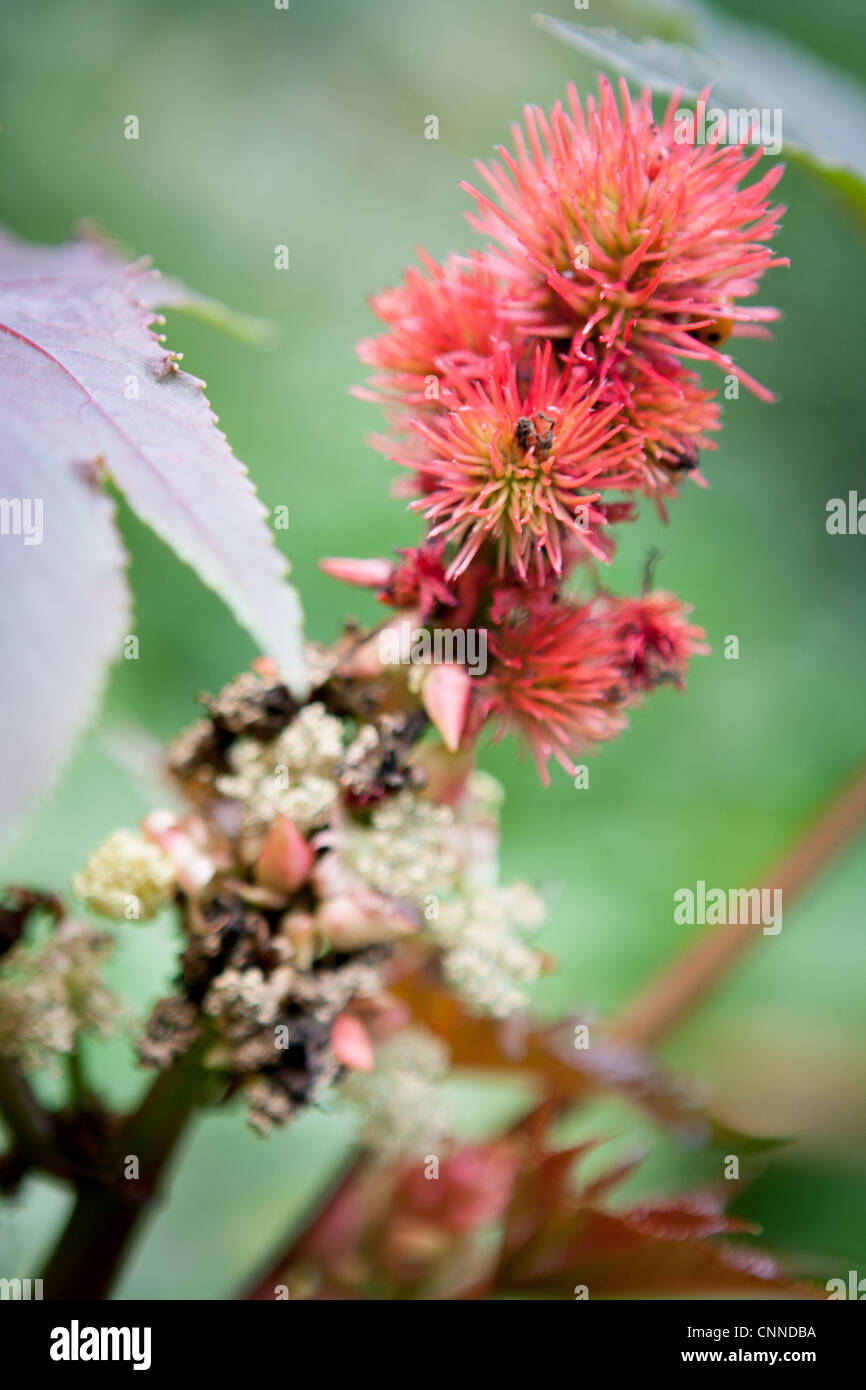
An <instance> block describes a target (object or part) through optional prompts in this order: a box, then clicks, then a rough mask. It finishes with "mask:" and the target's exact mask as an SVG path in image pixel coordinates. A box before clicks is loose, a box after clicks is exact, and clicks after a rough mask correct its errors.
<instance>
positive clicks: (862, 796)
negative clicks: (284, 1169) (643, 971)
mask: <svg viewBox="0 0 866 1390" xmlns="http://www.w3.org/2000/svg"><path fill="white" fill-rule="evenodd" d="M864 827H866V769H863V770H862V771H861V772H859V773H858V774H857V776H856V777H855V778H854V780H853V781H852V782H851V783H849V785H848V786H847V787H846V788H845V789H844V790H843V791H842V792H841V793H840V794H838V795H837V796H836V797H835V798H834V800H833V801H832V802H831V803H830V805H829V806H828V807H827V809H826V810H825V811H824V813H823V815H821V816H820V817H819V819H818V820H817V821H816V822H815V824H814V825H813V826H811V828H810V829H809V830H808V831H807V832H806V834H805V835H804V836H803V837H802V839H800V840H799V841H798V842H797V843H796V844H795V845H794V846H793V848H792V849H790V850H789V851H788V852H787V853H786V854H785V855H783V857H782V858H781V859H780V860H779V861H778V862H777V863H776V864H775V865H774V866H773V868H771V869H770V870H769V872H768V873H767V874H766V875H765V877H764V886H765V887H767V888H777V889H781V891H782V901H783V903H784V904H785V906H786V907H787V906H788V905H789V904H790V903H791V902H792V901H793V900H794V898H795V897H796V896H797V895H798V894H799V893H801V892H803V890H804V889H805V888H808V887H809V886H810V885H811V884H812V883H813V882H814V880H815V879H816V878H818V876H819V875H820V874H821V873H822V872H823V870H824V869H825V868H826V867H827V865H828V864H829V863H830V861H831V860H832V859H834V858H835V857H836V855H837V854H839V853H840V852H841V851H842V850H843V849H845V847H846V846H847V845H848V844H849V843H850V841H851V840H853V839H854V838H855V836H857V835H858V834H859V833H860V832H861V831H862V830H863V829H864ZM761 936H762V928H761V926H760V925H756V926H742V927H730V926H728V927H724V928H718V929H716V930H715V931H711V932H709V933H708V934H707V935H706V936H704V937H702V938H701V940H700V941H698V942H696V944H695V945H694V946H692V947H690V948H689V949H688V950H687V951H685V952H684V953H683V954H682V955H681V956H680V957H679V958H678V959H677V960H675V961H674V962H673V963H672V964H671V965H668V966H666V967H665V969H663V970H662V971H661V973H660V974H659V975H658V976H657V977H656V978H655V979H654V980H651V981H650V983H649V984H648V985H647V986H646V987H645V988H644V989H643V990H641V992H640V993H639V994H638V996H637V998H636V999H634V1000H632V1002H631V1004H629V1005H628V1006H627V1007H626V1008H625V1010H624V1011H623V1012H622V1013H621V1014H620V1015H619V1016H618V1017H615V1018H614V1019H613V1020H612V1021H611V1022H610V1023H609V1024H608V1025H607V1026H608V1029H609V1030H610V1031H611V1032H613V1033H616V1034H617V1036H618V1037H622V1038H626V1039H628V1041H629V1042H634V1043H638V1044H644V1045H646V1044H651V1043H654V1042H657V1041H658V1040H659V1038H661V1037H663V1036H664V1035H665V1034H666V1033H669V1032H670V1031H671V1030H672V1029H673V1028H676V1027H677V1026H678V1025H679V1024H680V1023H681V1022H682V1021H683V1019H684V1018H686V1017H687V1015H688V1014H690V1013H691V1012H692V1010H693V1009H695V1008H696V1007H697V1006H698V1005H699V1004H700V1003H701V1002H702V1001H703V999H704V998H705V997H706V995H707V994H708V993H709V992H710V991H711V990H712V989H715V987H716V986H717V985H718V984H719V982H720V980H721V979H722V978H723V977H724V976H725V975H726V974H727V973H728V971H729V970H731V969H732V968H733V966H734V965H736V963H737V961H738V960H739V959H740V957H741V956H743V955H744V954H745V953H746V951H748V950H749V948H750V947H751V946H753V945H754V943H755V942H756V941H758V940H759V939H761Z"/></svg>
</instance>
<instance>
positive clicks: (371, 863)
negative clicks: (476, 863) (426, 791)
mask: <svg viewBox="0 0 866 1390" xmlns="http://www.w3.org/2000/svg"><path fill="white" fill-rule="evenodd" d="M350 859H351V861H352V863H353V867H354V868H355V870H356V871H357V872H358V873H359V874H360V875H361V877H362V878H363V879H364V880H365V881H366V882H367V883H368V884H369V885H370V886H371V887H372V888H375V889H377V890H378V891H379V892H380V893H385V894H386V895H387V896H388V897H391V898H400V899H402V900H403V901H405V902H410V903H419V904H420V903H423V901H424V898H425V897H427V896H428V895H429V894H431V893H437V892H440V893H441V892H447V891H448V890H449V889H450V888H451V887H452V886H453V884H454V881H455V876H456V874H457V869H458V859H457V854H456V851H455V846H454V812H453V811H452V810H451V808H450V807H448V806H437V805H436V804H434V802H432V801H425V800H424V798H423V797H420V796H416V795H415V793H414V792H411V791H408V790H404V791H402V792H400V793H399V794H398V795H397V796H393V797H389V798H388V799H387V800H386V801H383V802H382V803H381V804H380V805H379V806H377V807H376V809H375V810H374V811H373V814H372V816H371V818H370V827H369V829H364V830H361V831H359V832H358V833H357V835H356V836H355V837H354V838H353V840H352V847H351V850H350Z"/></svg>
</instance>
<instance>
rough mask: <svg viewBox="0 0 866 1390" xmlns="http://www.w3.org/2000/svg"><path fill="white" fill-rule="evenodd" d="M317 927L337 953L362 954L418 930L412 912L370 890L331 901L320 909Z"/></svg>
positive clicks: (358, 891) (338, 897) (361, 889)
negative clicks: (365, 949)
mask: <svg viewBox="0 0 866 1390" xmlns="http://www.w3.org/2000/svg"><path fill="white" fill-rule="evenodd" d="M316 925H317V927H318V929H319V931H320V932H321V933H322V935H323V936H326V937H327V938H328V941H329V942H330V943H331V945H332V946H333V947H334V949H335V950H337V951H359V950H361V949H363V947H365V946H373V945H378V944H379V943H380V942H384V941H397V940H399V938H400V937H403V936H409V935H410V934H411V933H412V932H415V931H417V930H418V923H417V922H416V921H414V920H413V918H412V917H410V916H409V914H408V912H406V911H405V910H404V909H403V908H401V907H400V906H399V905H398V904H397V903H395V902H394V901H393V900H392V899H391V898H386V897H385V896H384V895H383V894H381V893H376V892H374V891H373V890H372V889H369V888H359V889H356V890H355V891H354V892H352V893H341V894H339V896H337V897H334V898H328V899H327V900H326V901H325V902H323V903H322V905H321V907H320V908H319V912H318V915H317V918H316Z"/></svg>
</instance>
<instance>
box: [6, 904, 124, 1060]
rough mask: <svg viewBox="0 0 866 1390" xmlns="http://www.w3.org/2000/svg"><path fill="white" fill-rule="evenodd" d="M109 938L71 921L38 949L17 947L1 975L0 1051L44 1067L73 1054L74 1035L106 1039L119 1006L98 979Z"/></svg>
mask: <svg viewBox="0 0 866 1390" xmlns="http://www.w3.org/2000/svg"><path fill="white" fill-rule="evenodd" d="M111 945H112V943H111V938H110V937H108V936H106V935H105V934H104V933H97V932H95V931H94V930H93V928H92V927H89V926H87V925H86V924H85V923H84V922H77V921H74V920H73V919H72V918H67V919H66V920H65V921H63V922H61V923H60V925H59V926H58V927H57V928H56V929H55V930H53V931H52V934H51V936H50V937H49V938H48V939H47V940H46V941H44V942H42V943H41V944H39V945H37V946H24V945H22V944H21V943H19V944H18V945H16V946H13V947H12V949H11V950H10V951H9V952H7V954H6V955H5V956H4V958H3V962H2V964H3V973H2V976H0V1053H2V1054H3V1055H4V1056H10V1057H18V1058H20V1059H21V1060H22V1061H24V1062H39V1063H44V1062H45V1061H46V1060H50V1059H51V1058H52V1057H55V1056H58V1055H62V1054H63V1053H67V1052H71V1051H72V1049H73V1047H74V1046H75V1038H76V1034H77V1033H79V1032H85V1031H89V1032H95V1033H98V1034H99V1035H100V1036H101V1037H107V1036H108V1035H109V1034H110V1033H111V1032H112V1031H114V1029H115V1028H116V1027H117V1024H118V1022H119V1020H120V1018H121V1012H122V1011H121V1008H120V1006H119V1004H118V1002H117V1001H116V1000H115V998H114V997H113V995H112V994H110V992H109V991H108V990H107V989H106V988H105V986H104V985H103V983H102V980H101V978H100V974H101V971H102V967H103V965H104V963H105V959H106V957H107V956H108V955H109V953H110V951H111Z"/></svg>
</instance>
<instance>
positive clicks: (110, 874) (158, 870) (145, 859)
mask: <svg viewBox="0 0 866 1390" xmlns="http://www.w3.org/2000/svg"><path fill="white" fill-rule="evenodd" d="M72 888H73V892H74V893H75V896H76V897H78V898H81V899H82V901H83V902H85V903H86V904H87V906H88V907H89V908H90V909H91V911H92V912H96V913H98V914H99V915H100V916H101V917H114V918H127V919H128V920H131V921H147V920H148V919H149V918H151V917H154V916H155V915H156V913H157V912H159V910H160V908H162V907H165V906H166V905H167V904H168V903H170V902H171V900H172V898H173V897H174V894H175V889H176V888H177V880H176V878H175V871H174V866H173V864H172V862H171V860H170V859H169V857H168V855H167V854H166V853H165V851H164V850H162V849H160V847H159V845H157V844H154V843H153V841H152V840H148V839H147V838H146V837H145V836H144V835H141V834H139V832H138V831H137V830H115V831H114V833H113V834H111V835H109V837H108V839H107V840H104V841H103V843H102V844H101V845H100V846H99V848H98V849H96V850H94V852H93V854H92V855H91V856H90V858H89V859H88V861H87V864H86V865H85V867H84V869H83V870H82V871H81V873H80V874H76V876H75V879H74V881H73V884H72Z"/></svg>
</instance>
